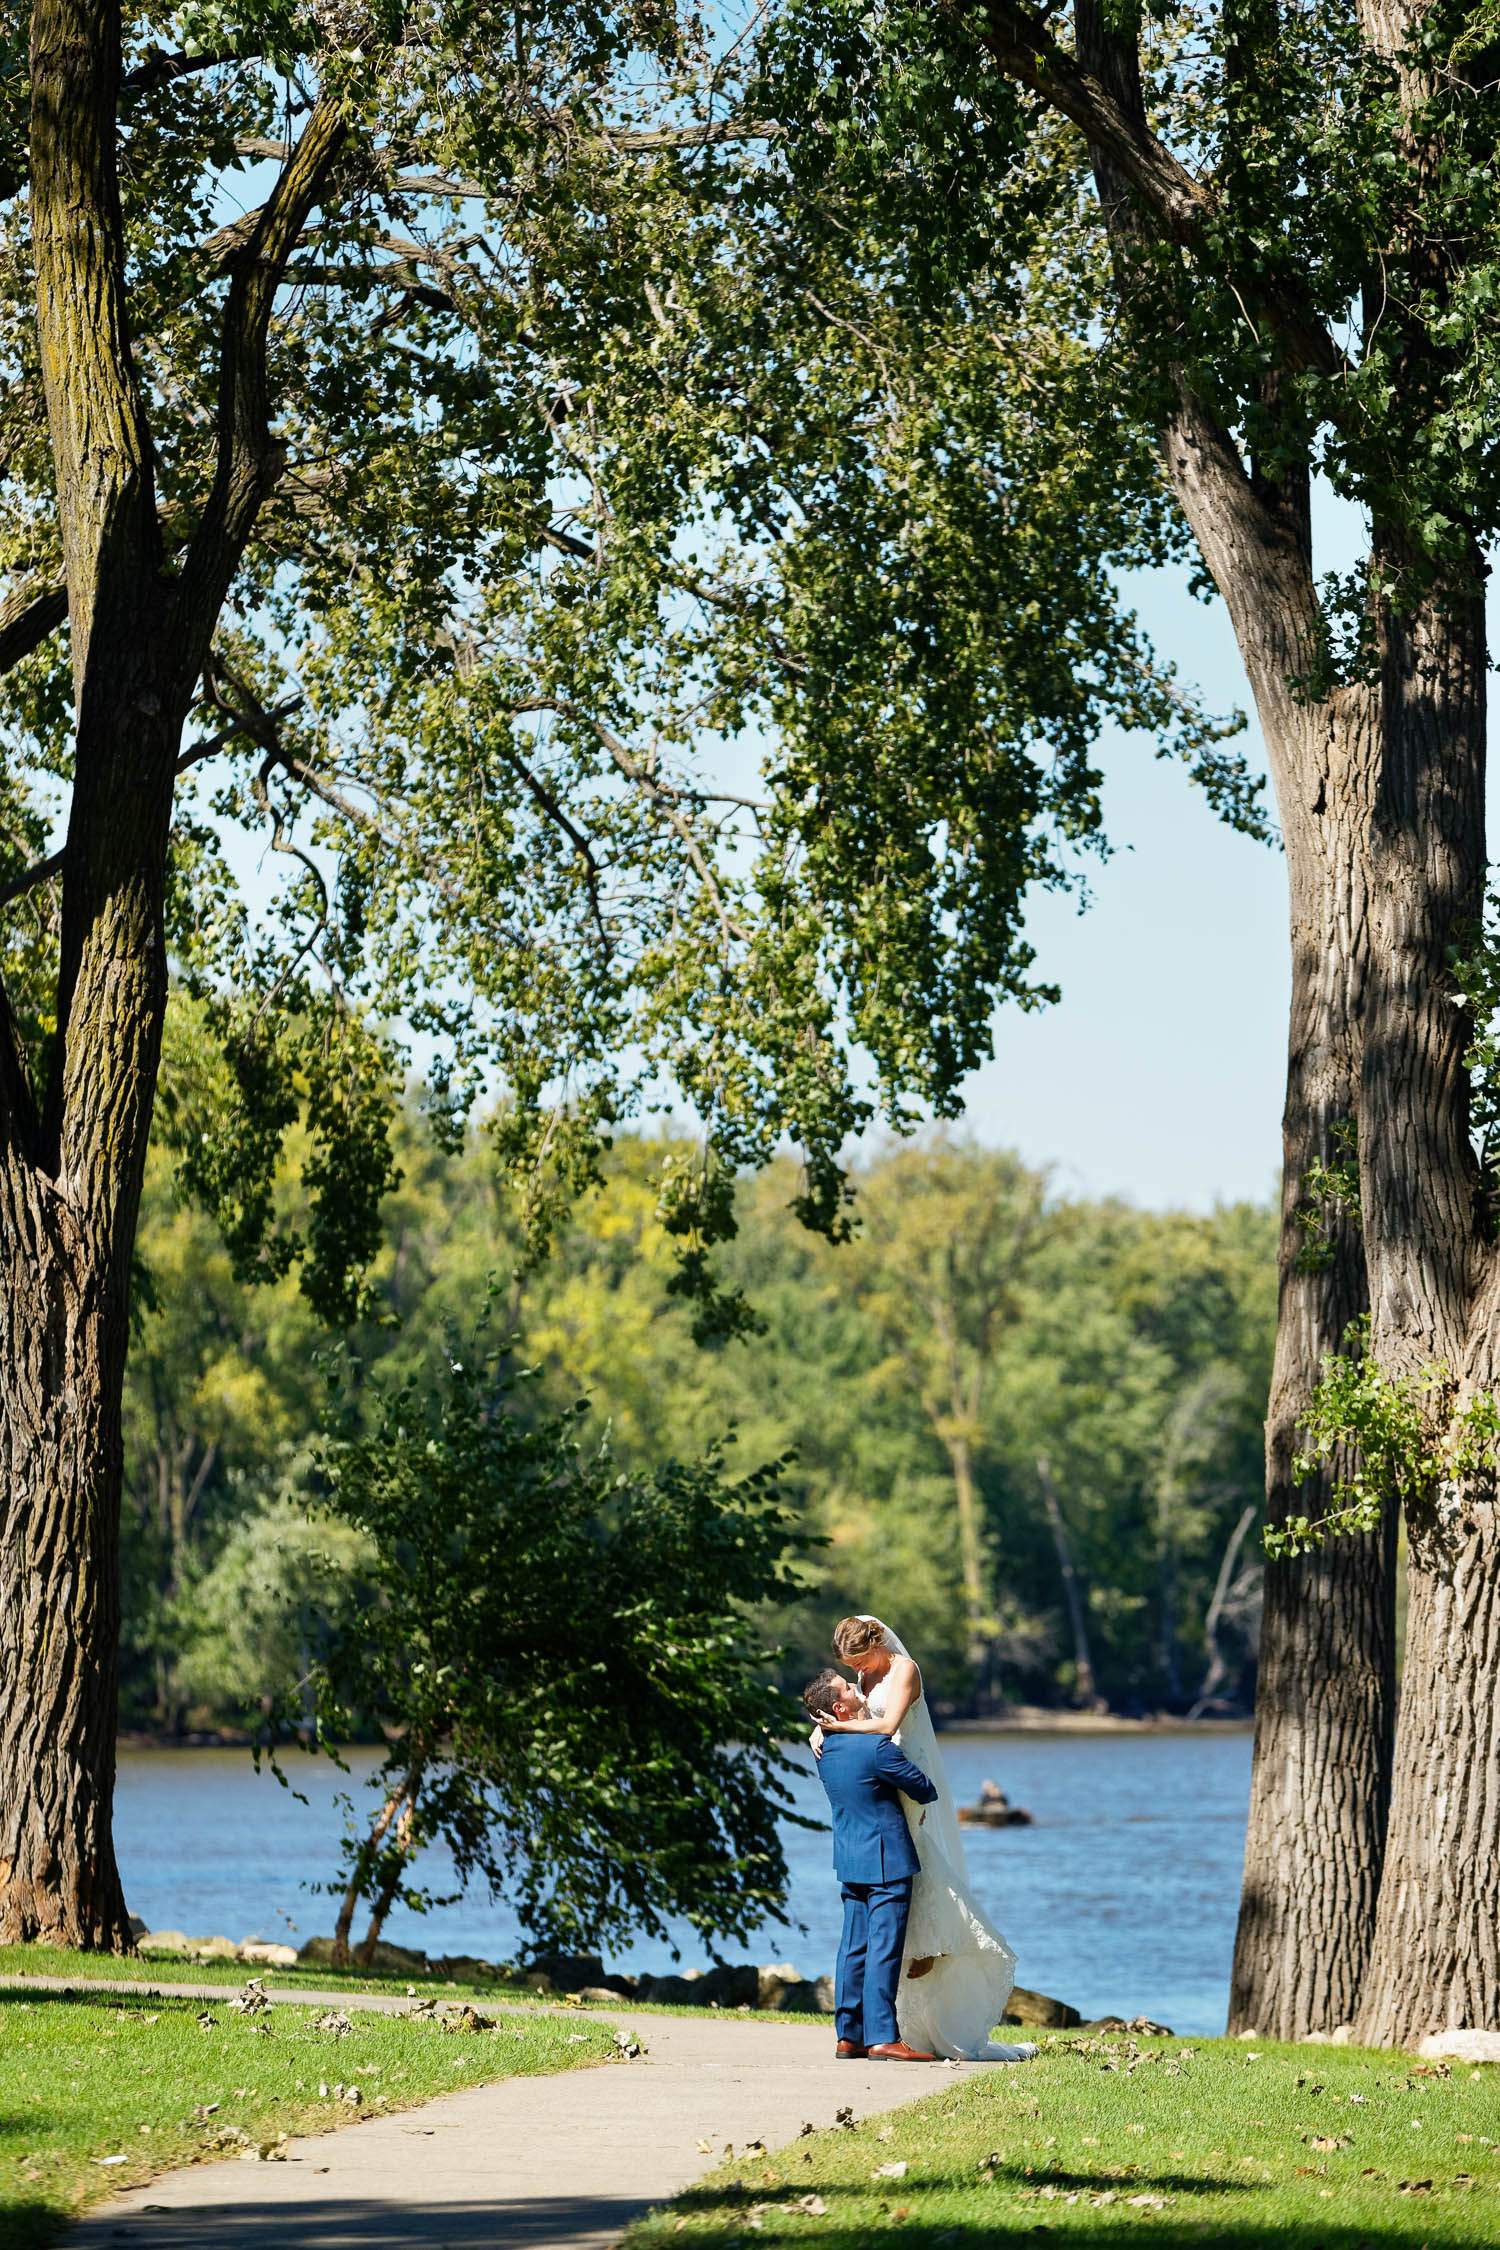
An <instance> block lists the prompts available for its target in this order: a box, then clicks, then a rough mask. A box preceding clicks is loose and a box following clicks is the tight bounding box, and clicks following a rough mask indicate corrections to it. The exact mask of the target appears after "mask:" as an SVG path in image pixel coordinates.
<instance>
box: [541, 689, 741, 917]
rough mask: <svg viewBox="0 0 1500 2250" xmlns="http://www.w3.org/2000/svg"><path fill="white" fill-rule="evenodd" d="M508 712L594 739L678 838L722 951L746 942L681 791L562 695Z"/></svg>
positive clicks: (577, 705) (610, 730) (603, 725)
mask: <svg viewBox="0 0 1500 2250" xmlns="http://www.w3.org/2000/svg"><path fill="white" fill-rule="evenodd" d="M510 709H511V712H512V713H513V715H514V716H515V717H516V718H518V719H519V718H523V717H525V716H526V714H527V713H528V712H533V711H552V712H555V713H556V715H557V716H558V718H560V719H567V720H570V721H571V722H572V724H573V725H575V726H582V727H587V728H588V730H589V731H590V733H591V734H592V735H593V736H594V738H595V740H596V741H597V742H599V743H600V744H601V745H602V747H603V748H604V750H605V751H607V753H608V755H609V758H610V761H611V763H612V764H613V765H614V766H615V767H616V768H617V769H618V770H619V772H621V773H622V774H624V775H625V777H626V779H627V780H628V781H630V782H633V783H634V785H635V787H636V788H637V789H639V790H640V792H641V794H642V796H643V797H647V798H649V799H650V800H651V802H652V803H653V804H656V805H659V806H660V807H661V809H662V812H663V814H664V816H665V818H666V821H667V825H668V826H669V827H670V828H671V829H672V830H673V831H674V833H675V834H676V835H677V836H678V838H679V839H680V841H681V843H682V846H683V849H684V850H685V851H686V853H687V856H688V858H689V860H690V861H691V863H692V865H693V868H694V869H695V871H696V873H697V876H698V880H699V881H700V882H701V883H702V885H703V887H704V889H705V891H706V892H707V893H708V896H709V898H710V899H711V900H712V902H713V908H714V912H715V914H716V915H717V916H718V920H719V928H720V930H721V931H722V932H723V935H724V944H725V949H726V951H727V950H728V949H729V948H730V946H731V945H732V944H733V942H734V941H735V940H736V939H738V941H739V942H740V944H741V945H748V944H749V943H750V933H749V931H748V930H747V929H746V928H745V926H744V924H743V923H742V922H737V921H736V920H735V919H734V917H733V916H732V915H731V914H730V912H729V910H728V908H727V907H726V905H725V903H724V894H723V892H722V891H721V890H720V888H719V882H718V878H717V876H716V875H715V874H714V871H713V869H712V868H711V867H710V866H709V864H708V861H707V859H706V858H705V857H704V853H703V847H702V845H701V844H700V843H699V841H698V838H697V836H696V834H695V833H694V830H693V824H692V822H691V820H689V818H688V816H687V814H686V813H685V812H684V811H683V809H682V803H681V792H680V791H679V790H676V789H674V788H672V786H671V785H670V783H668V782H664V781H659V780H658V779H657V777H656V775H655V774H653V773H651V772H649V771H648V770H647V768H646V767H645V766H644V765H643V764H642V762H641V760H640V759H639V758H638V757H637V756H636V755H635V752H634V751H633V750H632V749H630V747H629V745H628V744H626V743H624V742H622V741H621V740H620V737H619V736H618V735H617V734H616V733H615V731H614V729H613V728H612V727H609V726H606V725H605V723H604V721H603V720H602V719H596V718H595V717H594V716H593V714H592V712H589V711H585V710H584V709H583V707H582V706H581V705H580V704H577V703H573V702H571V701H570V700H569V699H568V698H567V697H566V696H561V695H548V696H535V697H531V698H528V700H527V701H526V702H524V703H513V704H511V706H510Z"/></svg>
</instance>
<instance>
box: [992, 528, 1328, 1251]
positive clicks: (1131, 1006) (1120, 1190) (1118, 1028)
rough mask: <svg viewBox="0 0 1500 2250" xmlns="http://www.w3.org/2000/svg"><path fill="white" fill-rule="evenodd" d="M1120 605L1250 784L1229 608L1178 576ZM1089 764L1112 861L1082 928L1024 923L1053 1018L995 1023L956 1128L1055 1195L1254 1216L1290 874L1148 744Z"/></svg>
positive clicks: (1272, 1151) (1133, 588)
mask: <svg viewBox="0 0 1500 2250" xmlns="http://www.w3.org/2000/svg"><path fill="white" fill-rule="evenodd" d="M1319 561H1320V566H1323V565H1324V558H1323V557H1321V556H1320V558H1319ZM1331 564H1332V558H1331V557H1330V558H1328V563H1327V566H1328V567H1331ZM1128 593H1129V597H1130V599H1131V600H1132V601H1133V602H1134V604H1135V606H1136V607H1137V609H1138V610H1139V613H1140V616H1141V618H1142V620H1143V622H1144V623H1145V624H1146V626H1147V627H1148V629H1149V630H1150V632H1151V635H1152V638H1153V639H1154V641H1155V643H1156V646H1157V649H1158V651H1159V653H1160V654H1161V655H1162V656H1164V657H1167V658H1170V659H1171V660H1172V661H1173V662H1174V663H1176V665H1177V666H1178V668H1179V670H1180V672H1181V674H1182V676H1183V678H1184V680H1186V681H1191V682H1193V683H1195V684H1196V685H1197V686H1199V687H1200V688H1201V689H1202V690H1203V692H1204V696H1205V700H1206V701H1207V703H1208V704H1209V706H1210V708H1211V709H1213V710H1216V711H1222V710H1228V709H1230V708H1231V707H1235V708H1238V709H1240V710H1243V711H1245V712H1247V713H1248V714H1249V715H1250V731H1249V734H1248V736H1247V737H1245V738H1243V740H1244V747H1245V750H1246V754H1247V756H1248V757H1249V759H1250V760H1251V762H1252V763H1253V764H1254V765H1255V767H1256V770H1257V771H1263V770H1264V753H1263V748H1262V744H1261V738H1260V733H1259V729H1258V728H1257V727H1256V725H1255V721H1254V714H1253V711H1252V710H1251V705H1250V695H1249V689H1248V686H1247V684H1246V681H1245V675H1244V671H1243V668H1242V666H1241V664H1240V661H1239V656H1238V652H1237V650H1236V648H1235V642H1234V635H1233V632H1232V631H1231V629H1230V625H1229V620H1228V617H1227V615H1226V613H1225V611H1224V609H1223V606H1222V605H1221V604H1219V603H1217V602H1216V603H1214V604H1213V605H1212V606H1206V605H1205V604H1204V603H1202V602H1200V601H1195V600H1194V599H1193V598H1192V596H1191V595H1190V594H1189V593H1188V591H1187V579H1186V574H1185V573H1184V572H1181V571H1176V570H1173V571H1160V572H1153V573H1151V574H1149V575H1147V576H1143V577H1141V578H1137V579H1135V580H1133V581H1132V582H1131V583H1130V585H1129V588H1128ZM1101 764H1102V766H1103V768H1104V773H1105V796H1104V806H1105V819H1106V827H1107V830H1108V833H1109V835H1110V836H1111V838H1112V839H1113V841H1114V844H1115V847H1116V848H1115V854H1114V857H1113V858H1112V859H1110V860H1107V861H1105V862H1104V863H1103V864H1102V865H1101V866H1099V867H1097V868H1095V869H1093V870H1092V871H1091V876H1090V886H1089V887H1090V892H1091V900H1090V903H1089V905H1088V907H1087V909H1086V910H1085V911H1083V912H1081V913H1080V911H1079V908H1078V904H1077V901H1076V900H1073V899H1068V898H1060V897H1051V896H1049V897H1044V898H1042V899H1040V900H1039V901H1038V902H1037V903H1036V905H1035V906H1034V908H1033V911H1032V913H1031V915H1030V917H1029V921H1028V932H1029V935H1030V938H1031V942H1032V943H1033V945H1035V947H1036V949H1037V966H1038V971H1039V973H1040V974H1042V975H1044V976H1046V977H1047V978H1048V979H1049V980H1050V981H1051V982H1053V983H1056V984H1060V985H1061V986H1062V995H1063V996H1062V1000H1061V1003H1060V1004H1059V1005H1058V1006H1057V1007H1054V1008H1050V1009H1047V1010H1044V1011H1042V1012H1041V1013H1040V1014H1037V1015H1030V1016H1026V1015H1022V1014H1020V1013H1019V1012H1018V1011H1017V1010H1015V1009H1008V1010H1007V1009H1002V1010H1001V1011H1000V1012H999V1013H998V1014H997V1016H996V1019H995V1059H994V1061H993V1062H991V1063H989V1064H987V1065H986V1066H985V1067H984V1068H983V1069H982V1070H980V1071H978V1072H976V1073H975V1075H974V1077H973V1078H972V1079H971V1081H970V1084H969V1089H968V1122H969V1125H970V1127H971V1129H972V1130H973V1131H974V1133H975V1134H976V1135H977V1136H978V1137H979V1138H980V1139H981V1140H984V1141H987V1142H991V1143H994V1144H997V1145H1002V1146H1005V1147H1012V1148H1016V1149H1018V1150H1019V1151H1020V1152H1021V1154H1022V1155H1023V1156H1024V1157H1025V1158H1026V1159H1027V1160H1028V1161H1029V1162H1033V1163H1037V1164H1051V1165H1052V1166H1053V1167H1054V1178H1055V1184H1056V1186H1057V1188H1058V1189H1059V1190H1061V1191H1063V1192H1065V1193H1073V1194H1086V1195H1123V1196H1127V1197H1129V1198H1130V1199H1132V1200H1133V1201H1136V1202H1139V1203H1142V1204H1148V1205H1154V1206H1157V1207H1162V1206H1167V1205H1176V1206H1187V1207H1189V1208H1192V1209H1194V1210H1208V1209H1211V1208H1212V1206H1213V1205H1214V1204H1215V1203H1216V1202H1230V1201H1234V1200H1237V1199H1238V1198H1240V1197H1252V1198H1255V1199H1257V1200H1259V1199H1261V1198H1263V1197H1265V1196H1266V1195H1268V1194H1269V1193H1270V1192H1271V1191H1272V1189H1273V1187H1274V1184H1275V1181H1276V1177H1277V1173H1278V1170H1279V1167H1280V1117H1281V1085H1282V1070H1283V1059H1284V1052H1285V1046H1284V1042H1285V1036H1286V1008H1287V930H1286V869H1285V862H1284V860H1283V858H1282V855H1281V852H1280V850H1279V849H1278V848H1277V847H1275V846H1273V845H1267V844H1257V843H1254V842H1252V841H1251V840H1250V839H1249V838H1248V837H1245V836H1240V835H1237V834H1235V833H1234V832H1233V831H1232V830H1231V829H1228V828H1226V827H1225V826H1224V825H1223V823H1222V822H1220V821H1219V820H1217V819H1216V818H1215V817H1214V815H1213V813H1212V812H1211V811H1210V809H1209V807H1208V804H1207V801H1206V800H1205V799H1204V797H1203V796H1202V795H1201V794H1200V792H1199V791H1197V790H1196V789H1194V788H1193V786H1192V784H1191V783H1190V782H1189V780H1188V779H1187V776H1186V774H1185V772H1184V771H1183V769H1182V768H1181V767H1180V766H1177V765H1174V764H1170V763H1167V762H1166V761H1163V760H1158V759H1157V758H1155V757H1154V756H1153V753H1152V748H1151V745H1150V743H1149V742H1147V741H1145V740H1144V739H1142V738H1141V737H1138V736H1132V737H1126V736H1115V737H1113V738H1111V739H1110V740H1108V741H1106V742H1105V743H1104V745H1103V746H1102V753H1101Z"/></svg>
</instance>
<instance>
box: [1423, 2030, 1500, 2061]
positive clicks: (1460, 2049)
mask: <svg viewBox="0 0 1500 2250" xmlns="http://www.w3.org/2000/svg"><path fill="white" fill-rule="evenodd" d="M1417 2053H1418V2054H1419V2055H1426V2056H1428V2057H1430V2058H1431V2059H1432V2060H1433V2061H1437V2062H1440V2061H1448V2062H1467V2063H1500V2031H1460V2030H1452V2031H1429V2032H1428V2034H1427V2037H1426V2038H1425V2039H1424V2040H1423V2041H1422V2043H1421V2045H1420V2046H1419V2047H1418V2049H1417Z"/></svg>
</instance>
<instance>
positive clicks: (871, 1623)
mask: <svg viewBox="0 0 1500 2250" xmlns="http://www.w3.org/2000/svg"><path fill="white" fill-rule="evenodd" d="M833 1645H834V1649H835V1650H836V1652H837V1653H838V1655H840V1656H841V1657H842V1658H843V1659H844V1662H845V1663H846V1664H855V1665H857V1664H858V1662H859V1660H860V1658H861V1657H862V1656H868V1655H869V1653H870V1651H871V1649H875V1648H884V1647H885V1627H884V1626H883V1625H882V1624H881V1623H880V1622H879V1620H878V1619H876V1618H871V1617H844V1618H841V1619H840V1620H839V1622H838V1624H837V1625H836V1626H835V1627H834V1629H833Z"/></svg>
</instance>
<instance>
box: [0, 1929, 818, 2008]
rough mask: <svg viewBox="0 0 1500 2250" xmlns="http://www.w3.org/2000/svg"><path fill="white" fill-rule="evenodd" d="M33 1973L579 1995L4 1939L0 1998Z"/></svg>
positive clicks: (628, 2004) (624, 2003)
mask: <svg viewBox="0 0 1500 2250" xmlns="http://www.w3.org/2000/svg"><path fill="white" fill-rule="evenodd" d="M30 1977H77V1978H78V1979H79V1981H80V1982H83V1981H84V1980H90V1981H98V1980H100V1979H103V1978H107V1979H108V1980H109V1981H110V1982H111V1983H119V1984H134V1985H140V1986H141V1987H143V1988H145V1989H150V1988H151V1987H152V1986H160V1985H168V1984H215V1985H219V1984H221V1985H224V1986H226V1987H227V1988H228V1989H229V1990H230V1991H232V1992H235V1991H238V1990H239V1988H240V1986H241V1985H242V1984H243V1983H244V1982H245V1980H246V1978H247V1977H256V1978H258V1979H259V1981H260V1982H261V1983H262V1984H263V1985H264V1986H265V1988H266V1990H267V1991H268V1992H272V1991H275V1992H295V1991H296V1989H297V1987H298V1985H299V1984H300V1985H304V1986H307V1987H308V1988H309V1989H311V1990H312V1991H315V1992H339V1993H345V1992H347V1993H360V1992H379V1993H387V1994H391V1995H393V1996H395V1997H397V1998H401V1997H404V1996H405V1994H407V1993H408V1992H415V1993H417V1994H418V1996H419V1997H420V1998H422V1999H430V2000H436V2001H438V2002H439V2003H441V2002H443V2001H447V2000H453V1999H463V2000H473V2001H474V2002H476V2004H478V2005H480V2006H483V2004H484V2003H485V2002H486V2001H488V2002H490V2003H491V2004H492V2005H497V2006H498V2005H500V2004H502V2003H503V2004H504V2005H505V2006H506V2007H510V2006H512V2005H516V2006H521V2007H535V2008H566V2007H570V2006H572V2005H573V2004H574V2003H573V2002H572V2001H570V2000H569V1999H568V1997H567V1995H566V1994H564V1993H543V1992H533V1991H532V1989H531V1987H530V1986H529V1985H525V1984H513V1983H511V1982H510V1981H509V1980H508V1979H504V1978H501V1979H498V1980H487V1981H486V1982H484V1983H482V1984H477V1985H475V1984H456V1983H450V1982H445V1981H444V1980H443V1979H442V1978H441V1977H419V1976H413V1975H410V1974H408V1973H407V1972H406V1971H405V1970H400V1969H395V1970H389V1971H386V1970H382V1971H379V1972H371V1973H368V1974H367V1973H365V1972H364V1971H360V1972H358V1973H356V1974H349V1973H341V1972H340V1971H339V1970H337V1969H320V1968H316V1967H311V1966H309V1967H307V1968H302V1967H300V1966H299V1967H297V1968H294V1969H293V1968H287V1969H258V1968H255V1967H253V1966H250V1965H249V1964H247V1963H246V1962H244V1961H179V1960H170V1959H169V1960H162V1961H143V1960H139V1959H136V1958H134V1957H133V1956H131V1955H129V1954H119V1953H70V1952H64V1951H62V1950H60V1949H58V1948H57V1947H54V1946H47V1945H0V1998H3V1996H4V1992H5V1989H6V1987H7V1986H11V1987H13V1986H14V1985H16V1984H17V1983H20V1984H24V1983H25V1982H26V1980H27V1979H28V1978H30ZM616 2004H617V2005H618V2006H619V2007H620V2008H621V2009H622V2010H623V2011H624V2013H625V2014H626V2015H627V2016H636V2015H652V2016H701V2015H703V2014H704V2013H705V2012H706V2011H705V2010H704V2009H702V2008H691V2007H679V2006H677V2005H676V2004H675V2003H671V2002H657V2001H654V2000H630V1999H627V1998H625V1997H624V1995H623V1994H622V1995H621V1997H620V1999H619V2001H618V2002H617V2003H616ZM725 2013H726V2014H727V2015H732V2016H734V2017H735V2018H736V2019H737V2020H742V2021H748V2022H751V2023H787V2022H798V2023H806V2022H808V2021H812V2022H815V2023H816V2022H819V2021H822V2022H825V2023H826V2022H828V2021H830V2020H831V2019H830V2018H827V2017H823V2018H818V2017H812V2018H808V2017H806V2016H788V2015H786V2014H778V2013H776V2011H775V2010H773V2009H765V2008H733V2009H727V2010H725Z"/></svg>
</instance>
